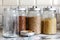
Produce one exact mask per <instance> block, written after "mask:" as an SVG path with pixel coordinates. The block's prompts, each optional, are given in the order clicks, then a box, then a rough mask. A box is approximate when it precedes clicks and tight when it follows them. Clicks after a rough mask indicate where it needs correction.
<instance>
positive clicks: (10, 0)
mask: <svg viewBox="0 0 60 40" xmlns="http://www.w3.org/2000/svg"><path fill="white" fill-rule="evenodd" d="M17 3H18V0H3V5H5V6H7V5H10V6H11V5H17Z"/></svg>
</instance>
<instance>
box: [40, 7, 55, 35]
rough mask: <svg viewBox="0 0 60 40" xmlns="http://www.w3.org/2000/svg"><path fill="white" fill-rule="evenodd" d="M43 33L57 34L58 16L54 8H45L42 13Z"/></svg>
mask: <svg viewBox="0 0 60 40" xmlns="http://www.w3.org/2000/svg"><path fill="white" fill-rule="evenodd" d="M41 23H42V26H41V27H42V33H44V34H56V17H55V9H54V8H44V9H43V13H42V22H41Z"/></svg>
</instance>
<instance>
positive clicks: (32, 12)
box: [27, 8, 41, 34]
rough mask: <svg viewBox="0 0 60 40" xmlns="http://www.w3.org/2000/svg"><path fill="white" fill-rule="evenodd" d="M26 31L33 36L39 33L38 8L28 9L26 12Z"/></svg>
mask: <svg viewBox="0 0 60 40" xmlns="http://www.w3.org/2000/svg"><path fill="white" fill-rule="evenodd" d="M27 20H28V22H27V23H28V29H29V30H30V31H33V32H34V33H35V34H40V33H41V15H40V8H30V9H29V10H28V17H27Z"/></svg>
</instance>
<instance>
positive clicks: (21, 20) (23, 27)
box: [18, 8, 26, 34]
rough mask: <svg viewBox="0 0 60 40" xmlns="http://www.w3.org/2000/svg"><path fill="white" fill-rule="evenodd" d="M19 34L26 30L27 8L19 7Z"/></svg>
mask: <svg viewBox="0 0 60 40" xmlns="http://www.w3.org/2000/svg"><path fill="white" fill-rule="evenodd" d="M18 12H19V27H18V28H19V29H18V31H19V34H20V32H21V31H23V30H26V9H25V8H19V10H18Z"/></svg>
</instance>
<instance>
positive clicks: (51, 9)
mask: <svg viewBox="0 0 60 40" xmlns="http://www.w3.org/2000/svg"><path fill="white" fill-rule="evenodd" d="M43 11H56V9H55V8H48V7H47V8H43Z"/></svg>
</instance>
